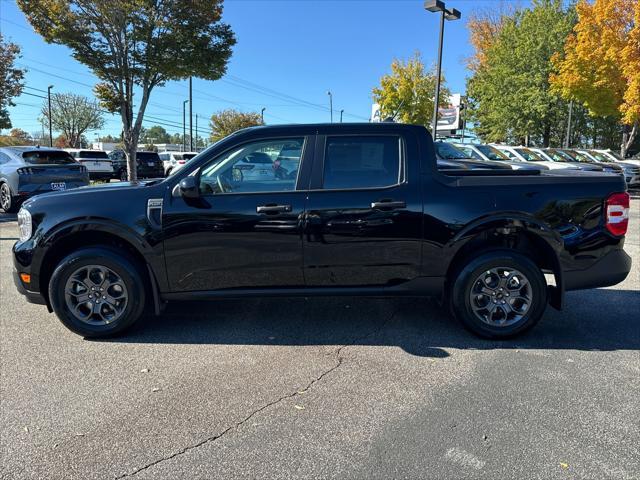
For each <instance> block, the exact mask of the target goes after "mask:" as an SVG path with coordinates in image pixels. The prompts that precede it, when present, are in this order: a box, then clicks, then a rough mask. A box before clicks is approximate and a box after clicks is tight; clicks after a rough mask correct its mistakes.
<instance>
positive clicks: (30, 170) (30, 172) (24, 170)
mask: <svg viewBox="0 0 640 480" xmlns="http://www.w3.org/2000/svg"><path fill="white" fill-rule="evenodd" d="M16 172H18V175H33V168H30V167H26V168H18V169H17V170H16Z"/></svg>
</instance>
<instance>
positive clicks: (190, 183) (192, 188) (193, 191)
mask: <svg viewBox="0 0 640 480" xmlns="http://www.w3.org/2000/svg"><path fill="white" fill-rule="evenodd" d="M198 183H199V182H198V180H197V179H196V177H194V176H188V177H184V178H183V179H182V180H180V187H179V188H180V195H182V196H183V197H185V198H198V197H199V196H200V186H199V185H198Z"/></svg>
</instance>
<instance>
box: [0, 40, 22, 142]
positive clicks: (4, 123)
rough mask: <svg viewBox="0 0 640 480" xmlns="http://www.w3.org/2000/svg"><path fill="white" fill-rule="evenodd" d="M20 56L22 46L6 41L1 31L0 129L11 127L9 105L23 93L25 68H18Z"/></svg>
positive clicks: (12, 104) (11, 105)
mask: <svg viewBox="0 0 640 480" xmlns="http://www.w3.org/2000/svg"><path fill="white" fill-rule="evenodd" d="M19 57H20V47H19V46H18V45H16V44H15V43H11V42H5V41H4V37H3V36H2V33H0V92H2V93H1V94H0V129H3V128H11V120H10V119H9V112H8V110H7V108H8V107H13V106H14V103H13V102H12V101H11V99H12V98H13V97H17V96H18V95H20V94H21V93H22V89H23V87H24V83H23V82H22V80H23V78H24V70H21V69H19V68H16V66H15V61H16V58H19Z"/></svg>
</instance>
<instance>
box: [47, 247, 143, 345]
mask: <svg viewBox="0 0 640 480" xmlns="http://www.w3.org/2000/svg"><path fill="white" fill-rule="evenodd" d="M49 299H50V301H51V306H52V307H53V310H54V311H55V313H56V315H57V316H58V318H59V319H60V321H61V322H62V323H63V324H64V326H65V327H67V328H68V329H69V330H71V331H72V332H75V333H77V334H78V335H82V336H83V337H93V338H99V337H107V336H112V335H115V334H117V333H120V332H122V331H124V330H126V329H127V328H129V327H131V326H132V325H133V324H134V323H135V322H136V321H137V320H138V319H139V318H140V317H141V316H142V313H143V311H144V307H145V288H144V278H143V276H142V275H141V273H140V270H139V268H138V267H137V265H136V263H135V262H134V261H133V260H132V259H130V258H128V257H127V256H123V255H122V254H120V253H119V252H116V251H115V250H111V249H110V248H108V247H93V248H85V249H82V250H79V251H77V252H74V253H72V254H71V255H69V256H67V257H66V258H64V259H63V260H62V261H61V262H60V263H59V264H58V266H57V268H56V269H55V271H54V272H53V275H52V276H51V281H50V282H49Z"/></svg>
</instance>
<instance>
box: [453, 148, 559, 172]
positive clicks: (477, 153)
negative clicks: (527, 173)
mask: <svg viewBox="0 0 640 480" xmlns="http://www.w3.org/2000/svg"><path fill="white" fill-rule="evenodd" d="M454 145H455V146H456V147H457V148H459V149H460V150H462V151H463V152H464V153H465V155H467V156H468V157H469V158H472V159H474V160H481V161H483V162H498V163H500V164H501V165H508V166H510V167H511V168H513V169H514V170H549V167H547V166H546V165H536V164H534V163H532V162H519V161H517V160H513V159H511V158H509V157H507V156H506V155H505V154H504V153H502V152H501V151H500V150H498V149H497V148H495V147H492V146H491V145H480V144H472V143H454Z"/></svg>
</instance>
